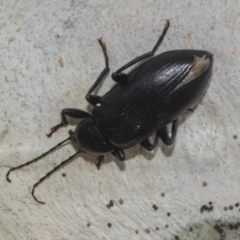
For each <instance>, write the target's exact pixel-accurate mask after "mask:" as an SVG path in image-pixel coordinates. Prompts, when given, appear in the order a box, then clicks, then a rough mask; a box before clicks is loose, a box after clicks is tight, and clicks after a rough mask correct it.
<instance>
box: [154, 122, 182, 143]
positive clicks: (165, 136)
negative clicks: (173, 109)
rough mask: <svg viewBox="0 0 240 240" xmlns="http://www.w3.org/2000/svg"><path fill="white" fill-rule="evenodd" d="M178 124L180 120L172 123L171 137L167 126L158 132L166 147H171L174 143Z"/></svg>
mask: <svg viewBox="0 0 240 240" xmlns="http://www.w3.org/2000/svg"><path fill="white" fill-rule="evenodd" d="M177 123H178V119H176V120H174V121H173V123H172V134H171V137H169V135H168V131H167V127H166V126H165V127H164V128H162V129H161V130H159V131H158V132H157V135H158V136H159V137H160V138H161V140H162V141H163V143H164V144H165V145H171V144H172V143H173V141H174V139H175V137H176V133H177V126H178V125H177Z"/></svg>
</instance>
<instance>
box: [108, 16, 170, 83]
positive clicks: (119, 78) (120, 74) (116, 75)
mask: <svg viewBox="0 0 240 240" xmlns="http://www.w3.org/2000/svg"><path fill="white" fill-rule="evenodd" d="M169 26H170V22H169V20H166V23H165V26H164V29H163V31H162V34H161V36H160V37H159V39H158V41H157V43H156V44H155V46H154V48H153V49H152V51H150V52H147V53H145V54H143V55H141V56H139V57H136V58H135V59H133V60H132V61H130V62H128V63H127V64H125V65H123V66H122V67H121V68H119V69H118V70H117V71H116V72H114V73H113V74H112V79H113V80H114V81H115V82H122V81H124V80H126V79H127V76H128V75H127V74H126V73H123V72H122V71H124V70H125V69H127V68H129V67H131V66H133V65H134V64H136V63H138V62H140V61H142V60H144V59H145V58H149V57H152V56H153V55H154V54H155V52H156V50H157V48H158V47H159V45H160V44H161V43H162V41H163V39H164V37H165V35H166V33H167V30H168V28H169Z"/></svg>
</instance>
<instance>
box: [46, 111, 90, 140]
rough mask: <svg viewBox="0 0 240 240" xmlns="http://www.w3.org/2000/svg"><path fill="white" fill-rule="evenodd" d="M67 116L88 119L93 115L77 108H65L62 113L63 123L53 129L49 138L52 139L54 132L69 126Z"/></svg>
mask: <svg viewBox="0 0 240 240" xmlns="http://www.w3.org/2000/svg"><path fill="white" fill-rule="evenodd" d="M66 116H68V117H71V118H88V117H91V115H90V114H89V113H87V112H85V111H83V110H80V109H76V108H65V109H63V110H62V111H61V120H62V121H61V123H59V124H57V125H56V126H54V127H52V128H51V132H50V133H48V134H47V136H48V137H51V136H52V134H53V133H54V132H56V131H57V130H58V129H59V128H60V127H63V126H64V125H67V124H68V121H67V119H66Z"/></svg>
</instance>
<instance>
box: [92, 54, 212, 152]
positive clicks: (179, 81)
mask: <svg viewBox="0 0 240 240" xmlns="http://www.w3.org/2000/svg"><path fill="white" fill-rule="evenodd" d="M211 66H212V55H211V54H210V53H208V52H206V51H198V50H175V51H169V52H165V53H162V54H159V55H157V56H155V57H153V58H151V59H149V60H148V61H146V62H145V63H143V64H142V65H140V66H139V67H137V68H136V69H135V70H133V71H132V72H131V73H130V74H129V75H128V80H127V81H126V82H125V83H124V84H117V85H116V86H115V87H114V88H112V89H111V90H110V91H109V92H107V93H106V94H105V95H104V96H103V97H102V99H101V101H100V103H99V104H98V105H97V106H96V107H95V108H94V109H93V116H94V119H95V120H96V125H97V126H98V128H99V130H100V131H101V132H102V133H103V134H104V136H105V137H107V138H108V139H109V141H110V142H111V143H113V144H114V145H116V146H118V147H120V148H123V149H124V148H129V147H132V146H134V145H135V144H138V143H140V142H142V141H143V140H144V139H146V138H148V137H149V136H151V135H152V134H154V133H155V132H156V131H158V130H160V129H161V128H163V127H164V126H165V125H166V124H168V123H170V122H172V121H174V120H175V119H176V118H178V116H179V115H180V114H181V113H182V112H183V111H184V110H186V109H187V108H189V107H190V106H191V105H192V104H193V103H194V102H195V101H196V100H197V98H198V97H199V96H200V95H201V94H202V92H203V91H204V89H205V87H206V85H207V82H208V78H209V74H210V70H211ZM113 123H114V124H113Z"/></svg>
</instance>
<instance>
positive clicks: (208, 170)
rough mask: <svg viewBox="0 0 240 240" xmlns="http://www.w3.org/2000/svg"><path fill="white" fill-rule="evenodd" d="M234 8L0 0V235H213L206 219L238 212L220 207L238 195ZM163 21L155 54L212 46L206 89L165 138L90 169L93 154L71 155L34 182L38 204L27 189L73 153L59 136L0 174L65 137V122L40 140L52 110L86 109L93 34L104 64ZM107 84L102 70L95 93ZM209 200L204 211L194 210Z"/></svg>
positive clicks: (227, 4) (139, 46)
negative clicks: (171, 137) (168, 142)
mask: <svg viewBox="0 0 240 240" xmlns="http://www.w3.org/2000/svg"><path fill="white" fill-rule="evenodd" d="M239 9H240V3H239V1H237V0H235V1H217V0H215V1H204V0H203V1H190V0H187V1H163V0H160V1H159V0H158V1H157V0H152V1H151V0H148V1H147V0H144V1H137V0H134V1H126V0H122V1H110V0H102V1H96V0H90V1H87V0H79V1H77V0H63V1H56V0H52V1H48V0H41V1H37V0H33V1H30V0H22V1H17V0H8V1H1V2H0V73H1V74H0V84H1V85H0V98H1V100H0V102H1V105H0V106H1V111H0V166H1V168H0V189H1V200H0V216H1V217H0V239H3V240H5V239H6V240H12V239H27V240H28V239H29V240H30V239H32V240H33V239H34V240H40V239H41V240H42V239H43V240H45V239H46V240H49V239H51V240H67V239H71V240H72V239H73V240H75V239H81V240H87V239H91V240H92V239H106V240H107V239H111V240H112V239H116V240H121V239H151V240H152V239H166V240H168V239H175V236H176V235H177V236H179V239H189V240H192V239H194V240H195V239H208V240H211V239H220V234H219V233H218V232H217V231H215V230H214V224H215V222H216V221H217V220H219V219H220V220H221V221H224V222H226V223H228V222H236V221H238V219H239V214H240V213H239V209H238V208H236V207H235V206H234V208H233V210H228V211H224V209H223V208H224V206H229V205H234V204H235V203H237V202H238V201H240V191H239V190H240V189H239V187H240V185H239V183H240V161H239V153H240V151H239V141H240V128H239V122H240V106H239V103H240V100H239V86H240V84H239V82H240V74H239V73H240V67H239V66H240V52H239V48H240V47H239V46H240V33H239V31H240V30H239V29H240V14H239ZM166 18H167V19H170V20H171V27H170V29H169V32H168V34H167V36H166V38H165V40H164V42H163V44H162V45H161V47H160V48H159V50H158V52H162V51H166V50H169V49H179V48H190V49H206V50H209V51H211V52H213V53H214V68H213V74H212V81H211V84H210V86H209V89H208V91H207V93H206V95H205V97H204V98H203V99H202V101H200V103H199V104H198V107H197V108H196V109H195V110H194V112H193V113H191V112H187V113H186V114H185V115H184V116H183V117H182V118H181V124H180V126H179V129H178V134H177V138H176V141H175V143H174V145H173V146H171V147H166V146H163V144H162V143H160V144H159V147H158V148H157V149H156V150H155V151H154V152H152V153H149V152H147V151H145V150H144V149H142V148H141V147H139V146H136V147H134V148H132V149H129V150H127V151H126V157H127V160H126V161H125V163H124V164H121V163H119V162H118V161H116V160H115V159H114V158H113V157H112V156H107V157H106V158H105V162H104V164H103V166H102V169H101V170H100V171H98V170H97V169H96V167H95V165H94V163H95V162H96V158H95V157H94V156H89V155H84V154H81V155H80V156H79V157H78V158H77V159H76V160H75V161H73V162H72V163H71V164H69V165H67V166H66V167H65V168H63V169H61V170H60V171H58V172H57V173H56V174H54V175H53V176H51V177H50V178H49V179H47V180H46V181H45V182H44V183H43V184H41V185H40V186H39V187H38V188H37V189H36V196H37V197H38V198H39V199H40V200H43V201H46V203H47V204H46V205H40V204H38V203H36V202H35V201H34V200H33V198H32V197H31V188H32V185H33V184H34V183H35V182H36V181H38V179H40V178H41V177H42V176H43V175H45V174H46V172H48V171H49V170H50V169H52V168H53V167H54V166H56V165H57V164H59V163H60V162H61V161H62V160H64V159H66V158H67V157H68V156H69V155H71V154H73V153H74V152H75V150H74V148H73V147H72V146H71V145H70V144H68V145H66V146H64V147H63V148H61V149H59V150H58V151H56V152H54V153H53V154H51V155H49V156H48V157H47V158H45V159H44V160H42V161H40V162H38V163H36V164H34V165H31V166H29V167H26V168H24V169H22V170H19V171H16V172H13V173H12V174H11V179H12V183H11V184H10V183H8V182H6V180H5V174H6V172H7V170H8V169H9V167H12V166H16V165H19V164H21V163H23V162H25V161H28V160H31V159H32V158H34V157H36V156H38V155H39V154H41V153H42V152H44V151H46V150H47V149H49V148H50V147H51V146H54V145H55V144H56V143H57V142H59V141H60V140H62V139H64V138H66V136H67V131H68V129H70V128H73V127H74V126H69V127H68V128H64V129H61V131H59V132H58V133H56V134H55V135H54V136H53V137H52V138H51V139H47V138H46V136H45V133H47V132H48V131H49V128H50V127H51V126H52V125H54V124H56V123H58V122H59V120H60V116H59V113H60V111H61V109H63V108H66V107H75V108H81V109H85V110H90V109H91V108H90V107H89V106H88V104H87V103H86V101H85V99H84V97H85V94H86V92H87V90H88V89H89V88H90V86H91V84H92V83H93V81H94V80H95V79H96V77H97V76H98V74H99V73H100V71H101V70H102V69H103V67H104V61H103V56H102V52H101V48H100V47H99V45H98V43H97V41H96V39H97V38H100V37H103V38H104V41H105V42H106V43H107V47H108V54H109V59H110V67H111V69H112V70H116V69H117V68H119V67H120V66H122V65H123V64H124V63H126V62H127V61H129V60H131V59H133V58H134V57H136V56H138V55H141V54H142V53H145V52H147V51H149V50H151V49H152V47H153V46H154V44H155V43H156V40H157V39H158V36H159V35H160V33H161V31H162V28H163V25H164V21H165V19H166ZM112 85H113V81H111V79H110V75H109V77H108V78H107V79H106V81H105V82H104V83H103V84H102V87H101V89H100V90H99V94H102V93H104V92H106V91H107V90H108V89H110V87H111V86H112ZM183 97H184V96H183ZM238 136H239V137H238ZM62 173H66V177H65V178H63V177H62ZM204 181H206V182H207V186H206V187H203V182H204ZM162 193H164V194H165V196H162V195H161V194H162ZM119 199H123V200H124V203H123V204H122V205H121V204H120V203H119ZM109 200H113V201H114V206H113V207H112V208H110V209H108V208H107V207H106V204H107V203H108V202H109ZM209 201H212V202H213V206H214V210H213V211H212V212H210V213H207V212H204V213H202V214H200V207H201V206H202V205H203V204H207V205H208V202H209ZM153 204H156V205H157V206H158V210H157V211H155V210H154V209H153V208H152V205H153ZM168 212H170V213H171V215H170V216H167V213H168ZM88 223H90V224H91V225H90V226H87V224H88ZM108 223H112V227H111V228H109V227H108V226H107V224H108ZM166 225H168V227H167V226H166ZM156 227H158V228H159V230H156ZM191 227H192V228H193V230H192V231H190V230H189V229H190V228H191ZM146 229H149V231H150V232H149V233H147V232H146V231H145V230H146ZM226 229H227V228H226ZM136 230H138V234H137V233H136V232H135V231H136ZM227 231H228V230H227ZM234 234H235V235H234ZM239 236H240V230H234V231H228V232H227V233H226V239H239Z"/></svg>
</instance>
